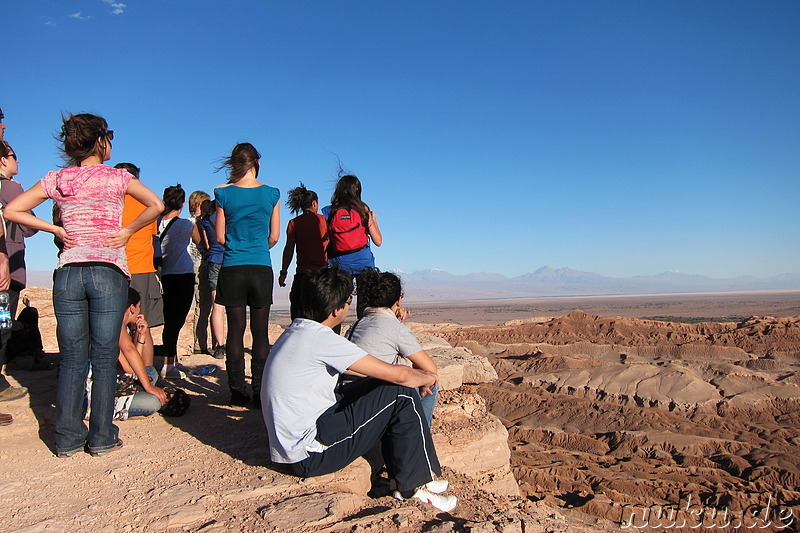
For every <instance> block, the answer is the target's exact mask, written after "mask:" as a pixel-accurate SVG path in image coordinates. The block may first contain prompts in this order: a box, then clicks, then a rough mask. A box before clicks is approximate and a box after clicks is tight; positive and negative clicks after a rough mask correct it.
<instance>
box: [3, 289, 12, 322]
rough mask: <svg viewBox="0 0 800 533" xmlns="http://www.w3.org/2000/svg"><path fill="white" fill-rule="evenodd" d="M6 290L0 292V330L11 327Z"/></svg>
mask: <svg viewBox="0 0 800 533" xmlns="http://www.w3.org/2000/svg"><path fill="white" fill-rule="evenodd" d="M10 303H11V302H10V301H9V298H8V291H2V292H0V330H7V329H11V325H12V320H11V306H10Z"/></svg>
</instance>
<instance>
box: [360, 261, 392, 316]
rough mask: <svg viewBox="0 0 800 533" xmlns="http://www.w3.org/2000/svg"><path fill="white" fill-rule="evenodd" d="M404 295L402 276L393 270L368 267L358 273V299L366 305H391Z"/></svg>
mask: <svg viewBox="0 0 800 533" xmlns="http://www.w3.org/2000/svg"><path fill="white" fill-rule="evenodd" d="M402 295H403V284H402V283H401V282H400V278H399V277H397V276H396V275H395V274H393V273H391V272H381V271H380V270H373V269H367V270H364V271H363V272H361V274H359V275H358V300H359V302H361V303H360V305H364V304H366V305H365V307H391V306H393V305H394V304H395V302H397V300H399V299H400V297H401V296H402Z"/></svg>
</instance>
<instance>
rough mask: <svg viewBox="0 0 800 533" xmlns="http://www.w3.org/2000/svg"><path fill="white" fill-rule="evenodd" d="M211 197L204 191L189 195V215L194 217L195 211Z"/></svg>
mask: <svg viewBox="0 0 800 533" xmlns="http://www.w3.org/2000/svg"><path fill="white" fill-rule="evenodd" d="M210 199H211V197H210V196H209V195H208V193H207V192H205V191H194V192H193V193H192V194H190V195H189V213H190V214H192V215H194V212H195V209H197V207H198V206H199V205H200V204H202V203H203V202H205V201H206V200H210Z"/></svg>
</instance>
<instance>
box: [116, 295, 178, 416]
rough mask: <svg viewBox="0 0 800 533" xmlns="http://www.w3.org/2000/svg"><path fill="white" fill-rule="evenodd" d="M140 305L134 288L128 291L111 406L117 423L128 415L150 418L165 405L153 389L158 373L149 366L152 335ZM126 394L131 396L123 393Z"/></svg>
mask: <svg viewBox="0 0 800 533" xmlns="http://www.w3.org/2000/svg"><path fill="white" fill-rule="evenodd" d="M141 302H142V299H141V296H140V295H139V293H138V292H137V291H136V289H128V300H127V302H126V304H127V307H126V308H125V314H124V315H123V318H122V330H121V331H120V334H119V360H118V368H117V396H116V402H115V406H114V415H115V419H118V420H124V419H126V418H130V417H132V416H150V415H152V414H153V413H155V412H157V411H158V410H159V409H161V406H163V405H164V404H166V403H167V393H166V392H165V391H164V389H162V388H160V387H156V381H157V380H158V372H157V371H156V369H155V367H154V366H153V336H152V335H151V334H150V327H149V326H148V324H147V320H146V319H145V317H144V315H143V314H142V306H141ZM126 389H127V390H126ZM138 389H142V390H138ZM126 392H129V393H132V394H125V393H126Z"/></svg>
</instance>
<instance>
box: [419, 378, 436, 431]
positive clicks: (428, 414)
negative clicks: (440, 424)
mask: <svg viewBox="0 0 800 533" xmlns="http://www.w3.org/2000/svg"><path fill="white" fill-rule="evenodd" d="M416 390H417V392H419V389H416ZM431 392H432V393H433V394H428V395H427V396H421V397H420V405H421V406H422V413H423V415H424V416H425V420H427V421H428V427H431V421H432V420H433V408H434V407H436V400H438V399H439V385H435V386H433V387H431Z"/></svg>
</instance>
